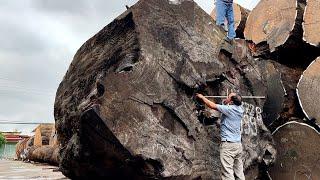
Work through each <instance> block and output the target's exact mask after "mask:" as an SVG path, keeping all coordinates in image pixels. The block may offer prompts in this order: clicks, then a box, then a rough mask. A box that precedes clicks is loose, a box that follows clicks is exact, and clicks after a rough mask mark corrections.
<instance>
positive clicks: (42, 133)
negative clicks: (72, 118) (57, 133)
mask: <svg viewBox="0 0 320 180" xmlns="http://www.w3.org/2000/svg"><path fill="white" fill-rule="evenodd" d="M53 128H54V124H40V125H39V126H38V127H37V128H36V129H35V134H34V143H33V144H34V145H35V146H39V147H40V146H42V145H49V140H50V136H51V133H52V130H53Z"/></svg>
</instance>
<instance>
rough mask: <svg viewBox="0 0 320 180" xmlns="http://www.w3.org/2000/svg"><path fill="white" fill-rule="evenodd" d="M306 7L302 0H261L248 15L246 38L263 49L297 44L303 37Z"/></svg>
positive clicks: (272, 49)
mask: <svg viewBox="0 0 320 180" xmlns="http://www.w3.org/2000/svg"><path fill="white" fill-rule="evenodd" d="M304 7H305V3H304V2H303V1H302V0H298V1H297V0H261V1H260V2H259V3H258V5H257V6H256V7H255V8H254V9H253V10H252V12H251V13H250V15H249V17H248V20H247V23H246V28H245V30H244V36H245V38H246V39H247V40H250V41H253V42H254V43H255V44H257V47H258V48H261V49H263V51H266V50H269V51H270V52H274V51H276V50H277V48H279V47H287V46H295V45H296V43H295V40H296V39H302V38H300V37H301V36H302V31H301V25H302V20H303V11H304ZM290 37H291V38H290ZM291 41H293V42H291ZM266 47H267V48H266Z"/></svg>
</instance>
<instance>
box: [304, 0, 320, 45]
mask: <svg viewBox="0 0 320 180" xmlns="http://www.w3.org/2000/svg"><path fill="white" fill-rule="evenodd" d="M319 9H320V1H319V0H307V5H306V9H305V12H304V19H303V20H304V22H303V30H304V34H303V38H304V40H305V41H306V42H308V43H309V44H312V45H314V46H318V47H320V35H319V34H320V11H319Z"/></svg>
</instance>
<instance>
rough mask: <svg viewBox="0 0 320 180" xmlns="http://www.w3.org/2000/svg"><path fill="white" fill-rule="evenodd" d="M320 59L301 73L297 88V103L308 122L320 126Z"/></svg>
mask: <svg viewBox="0 0 320 180" xmlns="http://www.w3.org/2000/svg"><path fill="white" fill-rule="evenodd" d="M319 93H320V57H318V58H317V59H316V60H314V61H313V62H312V63H311V64H310V66H309V67H308V68H307V69H306V70H305V71H304V72H303V74H302V76H301V78H300V81H299V83H298V86H297V94H298V98H299V103H300V105H301V107H302V109H303V112H304V113H305V115H306V116H307V118H308V119H309V120H312V119H314V120H315V121H316V122H317V123H318V125H319V124H320V106H319Z"/></svg>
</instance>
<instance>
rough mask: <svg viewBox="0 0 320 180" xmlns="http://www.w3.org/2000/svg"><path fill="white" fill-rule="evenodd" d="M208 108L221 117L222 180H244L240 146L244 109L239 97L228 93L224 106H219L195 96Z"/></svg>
mask: <svg viewBox="0 0 320 180" xmlns="http://www.w3.org/2000/svg"><path fill="white" fill-rule="evenodd" d="M197 97H198V98H199V99H201V100H202V101H203V102H204V103H205V104H206V105H207V106H208V107H209V108H211V109H214V110H217V111H220V112H221V113H222V115H221V127H220V131H221V134H220V135H221V144H220V161H221V164H222V169H221V171H222V175H221V177H222V180H234V179H239V180H244V179H245V177H244V173H243V163H242V159H241V157H242V144H241V120H242V117H243V113H244V109H243V107H242V106H241V105H242V101H241V96H240V95H238V94H236V93H230V94H229V96H228V98H227V99H225V100H224V101H223V104H225V105H219V104H216V103H214V102H213V101H210V100H209V99H207V98H206V97H204V96H203V95H202V94H197Z"/></svg>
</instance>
